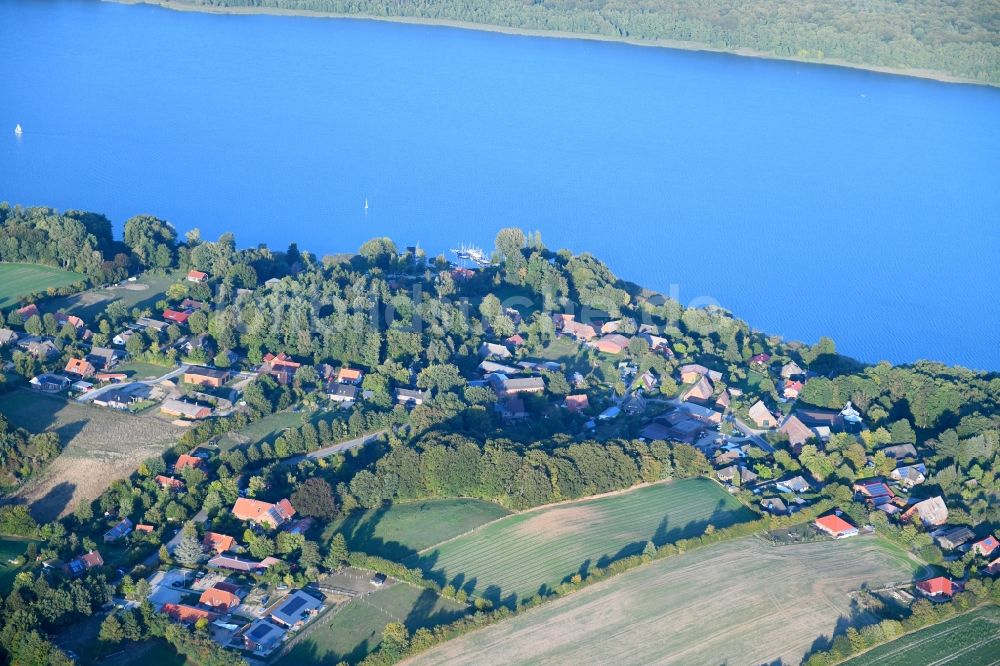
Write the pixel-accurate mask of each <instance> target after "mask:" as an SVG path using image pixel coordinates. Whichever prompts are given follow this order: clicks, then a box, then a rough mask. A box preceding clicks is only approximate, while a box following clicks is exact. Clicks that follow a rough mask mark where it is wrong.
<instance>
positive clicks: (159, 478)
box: [156, 474, 184, 491]
mask: <svg viewBox="0 0 1000 666" xmlns="http://www.w3.org/2000/svg"><path fill="white" fill-rule="evenodd" d="M156 485H158V486H160V488H162V489H164V490H173V491H178V490H184V482H183V481H181V480H180V479H175V478H174V477H172V476H163V475H162V474H157V475H156Z"/></svg>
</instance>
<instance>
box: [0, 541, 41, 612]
mask: <svg viewBox="0 0 1000 666" xmlns="http://www.w3.org/2000/svg"><path fill="white" fill-rule="evenodd" d="M29 543H38V542H37V541H34V542H33V541H32V540H31V539H19V538H17V537H0V597H4V596H6V595H7V593H8V592H9V591H10V588H11V584H12V583H13V582H14V575H15V574H17V571H18V569H19V568H20V567H16V566H14V565H12V564H11V563H10V560H12V559H16V558H18V557H21V556H22V555H24V551H25V550H27V548H28V544H29Z"/></svg>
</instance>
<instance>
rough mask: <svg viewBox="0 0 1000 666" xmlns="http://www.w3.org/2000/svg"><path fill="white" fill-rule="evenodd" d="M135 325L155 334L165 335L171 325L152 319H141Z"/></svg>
mask: <svg viewBox="0 0 1000 666" xmlns="http://www.w3.org/2000/svg"><path fill="white" fill-rule="evenodd" d="M135 325H136V326H137V327H138V328H140V329H143V330H147V331H149V330H152V331H154V332H155V333H163V332H164V331H166V330H167V329H168V328H170V324H168V323H167V322H165V321H161V320H159V319H151V318H150V317H139V318H138V319H136V320H135Z"/></svg>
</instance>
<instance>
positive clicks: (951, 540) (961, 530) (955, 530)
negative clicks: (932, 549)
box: [934, 526, 976, 550]
mask: <svg viewBox="0 0 1000 666" xmlns="http://www.w3.org/2000/svg"><path fill="white" fill-rule="evenodd" d="M975 538H976V533H975V532H973V531H972V530H970V529H969V528H968V527H964V526H960V527H952V528H951V529H948V530H945V531H944V532H942V533H941V534H938V535H937V536H936V537H934V539H935V541H937V543H938V545H939V546H940V547H941V548H944V549H945V550H955V549H956V548H958V547H959V546H961V545H962V544H966V543H968V542H970V541H972V540H973V539H975Z"/></svg>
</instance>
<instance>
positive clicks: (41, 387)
mask: <svg viewBox="0 0 1000 666" xmlns="http://www.w3.org/2000/svg"><path fill="white" fill-rule="evenodd" d="M28 383H29V384H30V385H31V388H33V389H35V390H36V391H41V392H43V393H59V392H60V391H65V390H66V389H67V388H69V385H70V384H71V383H72V382H70V380H69V378H68V377H63V376H62V375H53V374H51V373H48V372H43V373H42V374H40V375H37V376H35V377H32V378H31V381H29V382H28Z"/></svg>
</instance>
